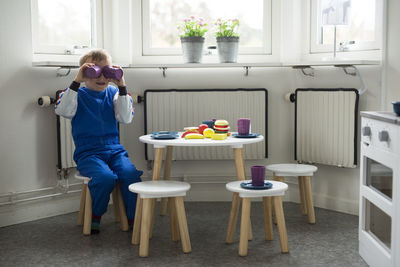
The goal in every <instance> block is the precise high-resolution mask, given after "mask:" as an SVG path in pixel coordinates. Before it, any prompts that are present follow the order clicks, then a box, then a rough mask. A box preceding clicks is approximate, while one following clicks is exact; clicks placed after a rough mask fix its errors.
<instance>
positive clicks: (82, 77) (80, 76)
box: [74, 63, 95, 83]
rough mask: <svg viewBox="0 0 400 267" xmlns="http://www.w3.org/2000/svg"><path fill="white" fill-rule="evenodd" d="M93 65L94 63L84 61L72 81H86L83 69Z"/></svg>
mask: <svg viewBox="0 0 400 267" xmlns="http://www.w3.org/2000/svg"><path fill="white" fill-rule="evenodd" d="M94 65H95V64H94V63H85V64H83V65H82V66H81V67H80V68H79V71H78V74H76V77H75V79H74V81H75V82H77V83H83V82H84V81H86V80H87V78H86V77H85V70H86V69H87V68H88V67H92V66H94Z"/></svg>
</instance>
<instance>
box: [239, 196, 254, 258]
mask: <svg viewBox="0 0 400 267" xmlns="http://www.w3.org/2000/svg"><path fill="white" fill-rule="evenodd" d="M250 208H251V200H250V198H243V205H242V218H241V221H240V242H239V256H247V247H248V243H249V240H248V233H249V223H250Z"/></svg>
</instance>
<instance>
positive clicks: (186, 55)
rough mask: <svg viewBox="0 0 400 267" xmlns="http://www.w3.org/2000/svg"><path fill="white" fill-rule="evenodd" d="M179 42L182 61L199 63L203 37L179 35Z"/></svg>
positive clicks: (201, 54)
mask: <svg viewBox="0 0 400 267" xmlns="http://www.w3.org/2000/svg"><path fill="white" fill-rule="evenodd" d="M181 44H182V52H183V62H184V63H201V59H202V56H203V44H204V37H200V36H190V37H181Z"/></svg>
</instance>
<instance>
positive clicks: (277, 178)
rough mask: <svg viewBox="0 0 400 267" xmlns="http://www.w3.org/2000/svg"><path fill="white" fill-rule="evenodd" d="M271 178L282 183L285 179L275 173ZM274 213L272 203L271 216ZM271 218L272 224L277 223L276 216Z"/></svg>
mask: <svg viewBox="0 0 400 267" xmlns="http://www.w3.org/2000/svg"><path fill="white" fill-rule="evenodd" d="M272 180H274V181H278V182H282V183H283V182H284V181H285V178H284V177H282V176H275V173H274V174H273V176H272ZM274 213H275V210H274V205H272V216H273V215H274ZM272 218H273V221H274V224H276V223H277V222H276V216H273V217H272Z"/></svg>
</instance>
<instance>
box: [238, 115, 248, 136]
mask: <svg viewBox="0 0 400 267" xmlns="http://www.w3.org/2000/svg"><path fill="white" fill-rule="evenodd" d="M237 127H238V134H239V135H248V134H249V133H250V119H248V118H241V119H238V121H237Z"/></svg>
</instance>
